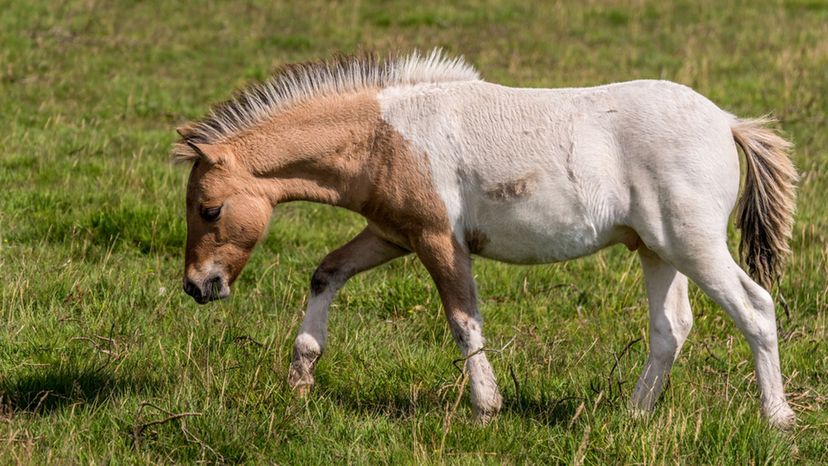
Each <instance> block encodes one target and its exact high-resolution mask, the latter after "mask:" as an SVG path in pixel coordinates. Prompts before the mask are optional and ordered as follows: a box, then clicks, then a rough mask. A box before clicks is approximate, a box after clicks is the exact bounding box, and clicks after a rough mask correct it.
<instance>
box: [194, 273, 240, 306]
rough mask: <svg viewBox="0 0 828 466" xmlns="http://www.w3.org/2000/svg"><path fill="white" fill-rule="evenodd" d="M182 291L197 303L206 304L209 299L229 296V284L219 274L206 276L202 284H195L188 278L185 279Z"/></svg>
mask: <svg viewBox="0 0 828 466" xmlns="http://www.w3.org/2000/svg"><path fill="white" fill-rule="evenodd" d="M184 291H185V292H186V293H187V294H188V295H190V296H192V297H193V299H194V300H195V302H197V303H198V304H207V303H209V302H210V301H216V300H218V299H224V298H226V297H228V296H230V286H229V285H228V284H227V283H226V282H225V281H224V280H222V278H221V277H219V276H217V277H212V278H208V279H207V280H205V281H204V283H203V284H202V286H198V285H196V284H195V283H194V282H192V281H191V280H190V279H185V280H184Z"/></svg>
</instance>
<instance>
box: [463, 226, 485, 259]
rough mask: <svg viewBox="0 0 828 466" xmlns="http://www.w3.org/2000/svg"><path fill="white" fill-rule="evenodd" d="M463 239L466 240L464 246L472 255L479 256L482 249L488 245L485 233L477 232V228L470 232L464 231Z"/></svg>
mask: <svg viewBox="0 0 828 466" xmlns="http://www.w3.org/2000/svg"><path fill="white" fill-rule="evenodd" d="M465 238H466V245H467V246H468V248H469V252H470V253H472V254H480V252H481V251H483V248H484V247H486V245H487V244H489V238H488V237H487V236H486V234H485V233H483V232H482V231H480V230H478V229H477V228H473V229H471V230H466V231H465Z"/></svg>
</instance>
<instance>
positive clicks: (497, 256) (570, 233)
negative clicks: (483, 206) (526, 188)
mask: <svg viewBox="0 0 828 466" xmlns="http://www.w3.org/2000/svg"><path fill="white" fill-rule="evenodd" d="M499 214H500V215H499V216H497V217H494V218H493V219H492V221H488V222H481V223H480V224H479V225H477V226H476V227H475V228H474V229H473V235H472V241H473V242H472V243H470V244H469V248H470V250H471V251H472V252H473V253H475V254H477V255H479V256H482V257H486V258H489V259H494V260H498V261H502V262H510V263H514V264H540V263H549V262H560V261H565V260H569V259H574V258H577V257H582V256H585V255H588V254H592V253H593V252H595V251H597V250H598V249H601V247H603V246H604V244H603V242H602V241H601V239H600V238H599V235H598V234H597V233H596V230H595V228H594V226H593V225H592V224H591V223H590V222H588V221H586V219H584V218H580V217H579V216H577V215H575V216H571V215H569V216H568V215H543V216H539V217H538V218H526V217H525V216H523V215H520V212H516V211H511V212H510V211H508V210H506V211H500V212H499ZM468 240H469V235H468V233H467V241H468Z"/></svg>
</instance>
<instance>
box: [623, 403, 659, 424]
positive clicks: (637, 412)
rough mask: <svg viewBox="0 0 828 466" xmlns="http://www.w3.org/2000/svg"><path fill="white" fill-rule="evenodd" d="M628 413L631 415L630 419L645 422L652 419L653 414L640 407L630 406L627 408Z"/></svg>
mask: <svg viewBox="0 0 828 466" xmlns="http://www.w3.org/2000/svg"><path fill="white" fill-rule="evenodd" d="M627 412H629V413H630V419H635V420H637V421H645V420H647V419H649V418H650V416H651V415H652V414H653V412H652V411H650V410H647V409H643V408H641V407H638V406H630V407H628V408H627Z"/></svg>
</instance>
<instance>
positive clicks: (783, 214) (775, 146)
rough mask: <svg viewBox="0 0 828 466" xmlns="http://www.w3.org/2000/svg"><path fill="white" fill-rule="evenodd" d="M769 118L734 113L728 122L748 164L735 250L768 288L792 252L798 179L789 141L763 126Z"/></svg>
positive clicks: (738, 214)
mask: <svg viewBox="0 0 828 466" xmlns="http://www.w3.org/2000/svg"><path fill="white" fill-rule="evenodd" d="M771 122H772V120H771V119H769V118H757V119H746V120H742V119H737V120H735V121H734V123H733V125H732V127H731V131H732V132H733V139H734V140H735V141H736V144H738V145H739V147H741V148H742V151H743V152H744V153H745V160H746V165H747V167H746V176H745V187H744V192H743V193H742V197H741V199H739V204H738V206H737V213H736V215H737V219H736V226H737V227H738V228H739V229H740V230H742V241H741V243H740V244H739V255H740V256H741V257H742V260H743V261H744V262H745V264H747V266H748V270H749V271H750V274H751V275H752V276H753V278H754V279H756V281H757V282H759V284H760V285H762V287H764V288H765V289H768V290H770V287H771V285H772V284H773V283H774V282H776V281H778V280H779V277H780V275H781V274H782V268H783V267H784V265H785V262H786V260H787V258H788V256H789V255H790V254H791V249H790V246H789V242H790V240H791V230H792V228H793V215H794V210H795V204H796V182H797V180H798V179H799V176H798V175H797V173H796V169H795V168H794V166H793V163H792V162H791V158H790V152H791V148H792V144H791V143H790V142H789V141H787V140H785V139H784V138H782V137H781V136H780V135H779V134H778V133H776V132H775V131H774V130H772V129H770V128H768V127H767V125H768V124H769V123H771Z"/></svg>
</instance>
